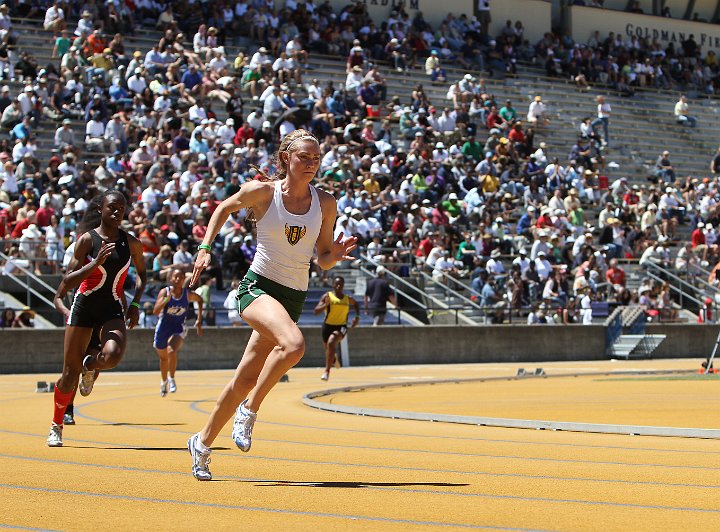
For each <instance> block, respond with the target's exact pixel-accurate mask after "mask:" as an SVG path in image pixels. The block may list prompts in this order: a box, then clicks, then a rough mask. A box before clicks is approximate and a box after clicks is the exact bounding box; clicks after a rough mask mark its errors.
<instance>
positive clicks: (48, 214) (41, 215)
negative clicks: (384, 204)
mask: <svg viewBox="0 0 720 532" xmlns="http://www.w3.org/2000/svg"><path fill="white" fill-rule="evenodd" d="M53 214H55V209H53V208H52V207H50V206H48V205H47V203H46V202H45V203H42V202H41V204H40V208H39V209H38V210H37V213H36V214H35V218H36V220H37V226H38V227H47V226H48V225H50V218H52V215H53Z"/></svg>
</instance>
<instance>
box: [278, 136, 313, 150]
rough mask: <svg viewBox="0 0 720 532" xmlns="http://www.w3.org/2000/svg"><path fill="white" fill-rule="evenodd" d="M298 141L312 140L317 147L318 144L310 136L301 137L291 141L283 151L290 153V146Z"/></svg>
mask: <svg viewBox="0 0 720 532" xmlns="http://www.w3.org/2000/svg"><path fill="white" fill-rule="evenodd" d="M299 140H312V141H315V143H316V144H317V145H318V146H319V145H320V142H318V139H316V138H315V137H313V136H312V135H303V136H302V137H298V138H296V139H295V140H293V141H292V142H291V143H290V144H288V145H287V148H285V151H290V148H292V145H293V144H295V143H296V142H298V141H299Z"/></svg>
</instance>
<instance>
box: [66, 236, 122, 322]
mask: <svg viewBox="0 0 720 532" xmlns="http://www.w3.org/2000/svg"><path fill="white" fill-rule="evenodd" d="M89 234H90V238H91V239H92V249H91V250H90V253H89V254H88V255H87V257H85V265H87V264H90V263H91V262H92V261H93V260H94V259H95V257H97V256H98V253H100V248H101V247H102V245H103V243H104V242H105V241H104V240H103V239H102V237H101V236H100V235H99V234H97V232H96V231H95V230H94V229H93V230H92V231H90V232H89ZM130 260H131V253H130V243H129V242H128V237H127V233H126V232H125V231H123V230H120V233H119V235H118V239H117V240H116V241H115V249H114V250H113V251H112V253H110V255H109V256H108V257H107V258H106V259H105V262H104V263H103V264H101V265H99V266H98V267H97V268H95V269H94V270H93V271H92V273H90V275H89V276H88V277H87V278H85V280H84V281H83V282H82V283H80V286H79V287H78V289H77V290H76V291H75V298H74V299H73V304H72V307H71V309H70V317H69V318H68V325H76V326H78V327H95V326H98V325H102V324H103V323H105V322H106V321H108V320H110V319H114V318H118V319H122V318H123V308H122V293H123V286H124V285H125V278H126V277H127V272H128V269H129V268H130Z"/></svg>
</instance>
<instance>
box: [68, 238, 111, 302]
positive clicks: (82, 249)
mask: <svg viewBox="0 0 720 532" xmlns="http://www.w3.org/2000/svg"><path fill="white" fill-rule="evenodd" d="M114 249H115V243H114V242H112V243H103V245H102V246H101V247H100V252H99V253H98V255H97V257H95V258H94V259H92V260H91V261H90V262H89V263H88V264H84V263H85V259H86V257H88V256H89V255H90V252H91V251H92V237H91V236H90V233H85V234H83V235H82V236H81V237H80V238H79V239H78V241H77V243H76V244H75V251H74V253H73V256H72V258H71V259H70V264H68V267H67V270H66V273H65V277H63V283H64V284H65V292H66V293H67V291H68V290H72V289H74V288H77V287H78V286H80V283H82V282H83V281H84V280H85V279H87V278H88V277H89V276H90V274H91V273H92V272H93V271H94V270H95V268H97V267H98V266H100V265H102V264H103V263H104V262H105V259H107V258H108V257H109V256H110V253H112V252H113V250H114Z"/></svg>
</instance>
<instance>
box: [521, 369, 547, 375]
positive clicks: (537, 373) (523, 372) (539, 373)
mask: <svg viewBox="0 0 720 532" xmlns="http://www.w3.org/2000/svg"><path fill="white" fill-rule="evenodd" d="M515 376H516V377H544V376H545V370H544V369H542V368H535V371H534V372H532V371H525V368H518V370H517V373H516V374H515Z"/></svg>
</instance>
